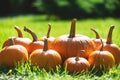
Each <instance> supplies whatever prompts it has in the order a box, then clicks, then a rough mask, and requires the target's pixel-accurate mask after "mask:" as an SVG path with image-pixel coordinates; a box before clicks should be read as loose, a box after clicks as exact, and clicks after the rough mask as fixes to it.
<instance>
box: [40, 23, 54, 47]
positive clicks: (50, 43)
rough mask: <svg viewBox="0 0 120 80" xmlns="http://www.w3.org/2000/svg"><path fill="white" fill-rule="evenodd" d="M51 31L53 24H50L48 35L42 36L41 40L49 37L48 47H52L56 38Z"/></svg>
mask: <svg viewBox="0 0 120 80" xmlns="http://www.w3.org/2000/svg"><path fill="white" fill-rule="evenodd" d="M50 31H51V24H48V31H47V35H46V36H45V37H43V38H40V40H41V41H44V38H47V39H48V49H49V48H50V47H51V45H52V43H53V41H54V40H55V38H54V37H51V36H50Z"/></svg>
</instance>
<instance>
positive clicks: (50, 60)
mask: <svg viewBox="0 0 120 80" xmlns="http://www.w3.org/2000/svg"><path fill="white" fill-rule="evenodd" d="M30 61H31V64H32V65H35V66H39V68H41V69H42V68H44V69H45V70H47V71H48V70H51V69H54V70H55V69H56V66H58V65H61V63H62V59H61V56H60V54H59V53H58V52H57V51H55V50H52V49H48V41H47V38H45V40H44V48H43V49H37V50H35V51H33V52H32V53H31V55H30Z"/></svg>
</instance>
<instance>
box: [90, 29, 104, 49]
mask: <svg viewBox="0 0 120 80" xmlns="http://www.w3.org/2000/svg"><path fill="white" fill-rule="evenodd" d="M91 30H92V31H93V32H94V33H95V35H96V38H92V41H93V42H94V44H95V50H99V49H100V46H101V44H102V43H101V40H100V36H99V34H98V32H97V31H96V30H95V29H94V28H91ZM102 42H103V43H105V42H106V39H102Z"/></svg>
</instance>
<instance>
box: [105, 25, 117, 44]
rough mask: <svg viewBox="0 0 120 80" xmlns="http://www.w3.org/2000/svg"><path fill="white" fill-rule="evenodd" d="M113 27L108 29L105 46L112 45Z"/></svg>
mask: <svg viewBox="0 0 120 80" xmlns="http://www.w3.org/2000/svg"><path fill="white" fill-rule="evenodd" d="M114 27H115V26H113V25H112V26H111V27H110V29H109V33H108V36H107V42H106V43H107V44H111V43H112V32H113V29H114Z"/></svg>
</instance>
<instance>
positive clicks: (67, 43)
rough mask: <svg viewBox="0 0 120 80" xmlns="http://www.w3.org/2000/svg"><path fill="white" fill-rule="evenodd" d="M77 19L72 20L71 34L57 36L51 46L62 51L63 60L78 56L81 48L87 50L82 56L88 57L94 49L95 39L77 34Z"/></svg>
mask: <svg viewBox="0 0 120 80" xmlns="http://www.w3.org/2000/svg"><path fill="white" fill-rule="evenodd" d="M75 25H76V19H73V20H72V23H71V30H70V34H69V35H62V36H60V37H58V38H56V39H55V40H54V42H53V44H52V46H51V48H52V49H54V50H56V51H57V52H59V53H60V55H61V56H62V58H63V61H64V60H65V59H67V58H69V57H74V56H76V53H78V52H79V51H80V50H85V53H84V54H83V55H80V56H81V57H85V58H88V55H89V54H90V53H91V52H92V51H94V50H95V49H94V43H93V41H92V40H91V39H90V38H89V37H87V36H85V35H82V34H75V27H76V26H75Z"/></svg>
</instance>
